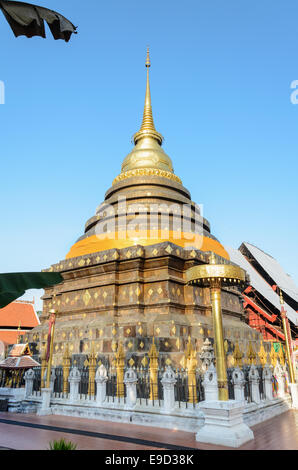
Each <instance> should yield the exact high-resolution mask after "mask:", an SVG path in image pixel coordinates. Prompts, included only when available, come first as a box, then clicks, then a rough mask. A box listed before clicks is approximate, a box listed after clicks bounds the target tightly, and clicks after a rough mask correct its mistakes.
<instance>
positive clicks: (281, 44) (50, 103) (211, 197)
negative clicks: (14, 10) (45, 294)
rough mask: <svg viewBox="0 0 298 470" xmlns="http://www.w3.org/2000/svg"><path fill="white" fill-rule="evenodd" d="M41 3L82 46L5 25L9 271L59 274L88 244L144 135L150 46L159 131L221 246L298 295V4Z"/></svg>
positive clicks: (1, 35)
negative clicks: (245, 245) (257, 253)
mask: <svg viewBox="0 0 298 470" xmlns="http://www.w3.org/2000/svg"><path fill="white" fill-rule="evenodd" d="M38 4H39V5H42V6H47V7H49V8H52V9H54V10H57V11H59V12H60V13H62V14H64V15H65V16H66V17H68V18H69V19H70V20H71V21H72V22H73V23H74V24H75V25H78V35H76V36H73V37H72V39H71V40H70V42H69V43H68V44H66V43H64V42H62V41H54V39H53V38H52V36H51V34H50V32H49V31H48V34H47V39H46V40H44V39H42V38H32V39H27V38H23V37H21V38H14V36H13V34H12V32H11V30H10V28H9V26H8V24H7V23H6V20H5V19H4V17H1V18H0V39H1V44H2V46H1V49H0V50H1V52H0V58H1V67H0V80H2V81H3V82H4V83H5V99H6V101H5V105H0V122H1V130H0V149H1V175H2V178H1V189H0V192H1V198H0V204H1V231H0V247H1V248H0V250H1V252H0V253H1V272H14V271H39V270H41V269H43V268H47V267H49V266H50V265H51V264H53V263H55V262H58V261H60V260H62V259H64V257H65V255H66V253H67V252H68V251H69V248H70V247H71V245H72V244H73V243H74V242H75V241H76V239H77V238H78V237H79V236H80V235H81V234H82V233H83V228H84V224H85V222H86V220H87V219H88V218H89V217H91V216H92V215H93V214H94V212H95V209H96V207H97V206H98V204H99V203H100V202H101V201H102V200H103V199H104V194H105V191H106V190H107V189H108V188H109V187H110V186H111V183H112V180H113V178H114V177H115V176H116V175H117V174H118V173H119V172H120V168H121V163H122V161H123V159H124V157H125V156H126V155H127V153H128V152H129V151H130V149H131V146H132V144H131V136H132V135H133V134H134V132H136V131H137V130H138V128H139V126H140V124H141V118H142V111H143V103H144V94H145V67H144V62H145V55H146V46H147V45H150V51H151V62H152V67H151V94H152V105H153V114H154V120H155V125H156V128H157V130H158V131H159V132H161V133H162V134H163V136H164V137H165V142H164V149H165V151H166V153H167V154H168V155H169V156H170V157H171V158H172V161H173V164H174V169H175V173H176V174H177V175H179V176H180V177H181V179H182V181H183V183H184V186H186V187H187V188H188V189H189V190H190V192H191V195H192V199H193V200H194V201H196V202H197V203H199V204H203V205H204V216H205V217H206V218H207V219H208V220H209V221H210V223H211V229H212V233H213V234H214V235H215V236H216V237H217V238H218V239H219V240H220V241H221V242H222V243H223V244H224V245H229V246H233V247H235V248H238V247H239V245H240V244H241V242H242V241H248V242H250V243H253V244H255V245H256V246H258V247H259V248H261V249H263V250H264V251H266V252H267V253H269V254H271V255H272V256H273V257H275V258H276V259H277V260H278V261H279V262H280V264H281V265H282V266H283V268H284V269H285V271H286V272H288V273H289V274H290V275H291V276H292V277H293V279H294V280H295V282H296V283H298V267H297V266H298V259H297V258H298V255H297V238H298V237H297V235H298V218H297V199H298V197H297V170H298V163H297V161H298V160H297V137H298V105H294V104H292V103H291V100H290V96H291V93H292V91H293V90H291V88H290V85H291V82H292V81H293V80H297V79H298V27H297V15H298V5H297V2H295V1H294V0H289V1H287V2H280V1H277V0H274V1H268V0H262V2H258V1H256V0H253V1H251V0H250V1H248V0H247V1H245V0H241V1H240V2H239V0H237V1H234V0H229V1H226V2H223V1H222V0H216V1H214V0H204V1H198V0H190V1H186V2H178V1H175V0H174V1H173V0H172V1H169V0H163V1H162V2H160V1H156V0H151V1H150V2H140V1H135V0H134V1H132V0H127V1H126V2H122V1H119V0H117V1H109V2H99V1H98V0H85V1H84V2H82V1H81V0H63V1H61V0H46V1H43V0H39V3H38ZM30 296H31V293H30V295H29V297H30Z"/></svg>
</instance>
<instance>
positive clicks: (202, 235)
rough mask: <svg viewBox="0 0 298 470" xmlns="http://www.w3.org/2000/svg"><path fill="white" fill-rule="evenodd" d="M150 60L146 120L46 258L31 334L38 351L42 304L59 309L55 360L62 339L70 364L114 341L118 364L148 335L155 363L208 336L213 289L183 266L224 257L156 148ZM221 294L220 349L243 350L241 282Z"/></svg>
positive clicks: (137, 357) (111, 351)
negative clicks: (61, 250) (74, 232)
mask: <svg viewBox="0 0 298 470" xmlns="http://www.w3.org/2000/svg"><path fill="white" fill-rule="evenodd" d="M149 68H150V59H149V53H147V60H146V69H147V85H146V96H145V106H144V113H143V121H142V124H141V128H140V130H139V131H138V132H137V133H136V134H135V135H134V147H133V149H132V151H131V152H130V153H129V155H127V157H126V158H125V159H124V161H123V164H122V168H121V172H120V174H119V175H118V176H116V178H115V179H114V181H113V183H112V186H111V188H110V189H108V191H107V192H106V194H105V199H104V202H103V203H102V204H101V205H100V206H99V207H98V209H97V211H96V214H95V215H94V216H93V217H91V218H90V219H89V220H88V221H87V223H86V225H85V231H84V234H83V235H82V236H81V237H80V238H79V239H78V240H77V242H76V243H75V244H74V245H73V246H72V247H71V248H70V251H69V252H68V254H67V256H66V259H64V260H62V261H60V262H59V263H56V264H53V265H52V266H51V267H50V268H49V271H59V272H60V273H61V274H62V276H63V278H64V282H63V283H62V284H60V285H58V286H55V287H52V288H49V289H45V295H44V296H43V300H44V306H43V313H42V317H41V325H40V326H38V327H37V328H35V329H34V330H32V331H31V333H30V335H29V336H28V340H30V341H31V342H34V343H36V344H37V347H38V348H39V351H42V349H43V348H44V346H45V343H46V338H47V331H48V318H49V312H50V310H51V309H53V308H55V309H57V310H58V312H59V313H58V315H57V319H56V330H55V339H54V345H53V348H54V349H53V358H54V364H56V365H58V364H62V362H63V357H64V351H65V348H66V347H68V350H69V354H70V355H71V356H72V364H74V363H79V362H80V363H82V361H83V362H84V361H85V360H86V355H90V353H91V350H94V351H95V353H96V356H97V360H98V361H101V362H105V361H107V359H109V361H110V364H113V361H114V362H115V353H116V352H117V351H118V348H119V344H120V343H121V345H122V346H121V347H122V348H123V351H124V352H125V356H126V359H125V360H126V364H125V366H127V365H128V366H148V364H149V357H148V353H149V351H150V348H151V346H152V338H153V337H154V338H155V345H156V348H157V351H158V354H159V362H160V364H161V365H170V364H171V365H176V366H178V367H181V366H182V364H183V361H184V352H185V350H186V348H187V344H188V338H189V337H190V338H191V341H192V346H193V348H194V351H197V352H198V351H200V349H201V346H202V344H203V342H204V340H205V339H206V338H207V337H208V338H210V341H213V337H214V332H213V326H212V314H211V312H212V306H211V298H210V289H208V288H205V287H204V286H199V285H188V282H187V278H186V272H187V270H188V269H189V268H191V267H192V266H196V265H203V264H208V262H209V256H210V253H211V252H213V253H214V254H215V256H216V257H217V258H218V259H219V260H220V263H225V264H231V263H230V261H229V256H228V253H227V252H226V250H225V249H224V247H223V246H222V245H221V243H220V242H219V241H218V240H217V239H216V238H215V237H214V236H213V235H212V234H211V231H210V224H209V222H208V221H207V220H206V219H205V218H203V217H202V216H201V214H200V208H199V206H198V205H197V204H195V203H194V202H193V201H192V200H191V196H190V193H189V191H188V190H187V189H186V188H185V187H184V186H183V184H182V182H181V180H180V178H179V177H178V176H177V175H175V173H174V169H173V165H172V161H171V159H170V157H169V156H168V155H167V154H166V153H165V152H164V151H163V149H162V141H163V138H162V136H161V134H160V133H159V132H157V130H156V129H155V125H154V121H153V116H152V107H151V96H150V84H149ZM54 294H55V295H56V296H55V297H53V295H54ZM221 304H222V311H223V330H224V331H223V334H224V338H225V340H226V341H227V344H228V351H227V352H228V353H231V351H232V350H233V345H234V344H235V343H236V342H238V344H239V346H240V347H241V350H246V348H247V344H248V341H252V342H254V343H256V342H257V341H258V338H259V334H258V333H257V332H255V331H254V330H252V329H251V328H250V327H248V326H247V325H246V323H245V322H244V312H243V308H242V302H241V298H240V294H239V291H238V290H237V289H235V288H230V287H223V289H222V295H221ZM256 349H257V350H258V347H256ZM198 362H199V360H198ZM98 363H99V362H98Z"/></svg>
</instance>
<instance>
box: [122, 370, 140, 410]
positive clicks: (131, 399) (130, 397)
mask: <svg viewBox="0 0 298 470" xmlns="http://www.w3.org/2000/svg"><path fill="white" fill-rule="evenodd" d="M124 383H125V385H126V405H127V406H128V407H129V408H131V407H134V406H136V403H137V383H138V377H137V374H136V372H135V371H134V370H133V369H131V368H129V369H127V371H126V372H125V374H124Z"/></svg>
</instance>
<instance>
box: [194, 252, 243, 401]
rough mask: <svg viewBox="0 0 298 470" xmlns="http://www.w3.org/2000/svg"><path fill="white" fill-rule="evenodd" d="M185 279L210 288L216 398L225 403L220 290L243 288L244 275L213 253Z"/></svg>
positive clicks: (226, 386) (234, 266) (225, 379)
mask: <svg viewBox="0 0 298 470" xmlns="http://www.w3.org/2000/svg"><path fill="white" fill-rule="evenodd" d="M186 279H187V281H188V284H190V285H196V286H201V287H209V288H210V294H211V305H212V317H213V329H214V349H215V357H216V372H217V382H218V398H219V400H221V401H227V400H229V390H228V379H227V364H226V354H225V347H224V337H223V326H222V311H221V288H222V287H230V286H233V287H238V288H243V287H244V285H245V283H246V282H247V279H246V273H245V271H244V270H243V269H241V268H240V267H239V266H237V265H234V264H229V263H222V262H220V260H219V259H218V260H216V258H215V255H214V253H211V255H210V258H209V264H201V265H195V266H192V267H191V268H189V269H188V270H187V271H186Z"/></svg>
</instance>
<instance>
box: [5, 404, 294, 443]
mask: <svg viewBox="0 0 298 470" xmlns="http://www.w3.org/2000/svg"><path fill="white" fill-rule="evenodd" d="M252 430H253V432H254V435H255V439H254V440H253V441H251V442H248V443H246V444H244V445H243V446H242V447H240V449H241V450H267V449H268V450H269V449H272V450H298V412H297V411H292V410H291V411H288V412H286V413H283V414H281V415H279V416H276V417H274V418H272V419H270V420H267V421H265V422H264V423H260V424H257V425H256V426H253V427H252ZM62 437H64V438H65V439H66V440H67V441H72V442H74V443H76V444H77V449H78V450H178V449H181V450H183V449H185V450H186V449H187V448H188V449H201V450H225V449H229V450H231V448H227V447H221V446H212V445H209V444H201V443H199V442H196V440H195V434H194V433H190V432H184V431H175V430H169V429H160V428H153V427H147V426H137V425H133V424H123V423H111V422H107V421H99V420H92V419H85V418H72V417H65V416H53V415H51V416H36V415H33V414H32V415H30V414H28V415H24V414H15V413H3V412H2V413H0V449H1V448H2V449H5V448H9V449H13V450H46V449H47V448H48V447H49V442H50V441H53V440H59V439H61V438H62Z"/></svg>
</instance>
